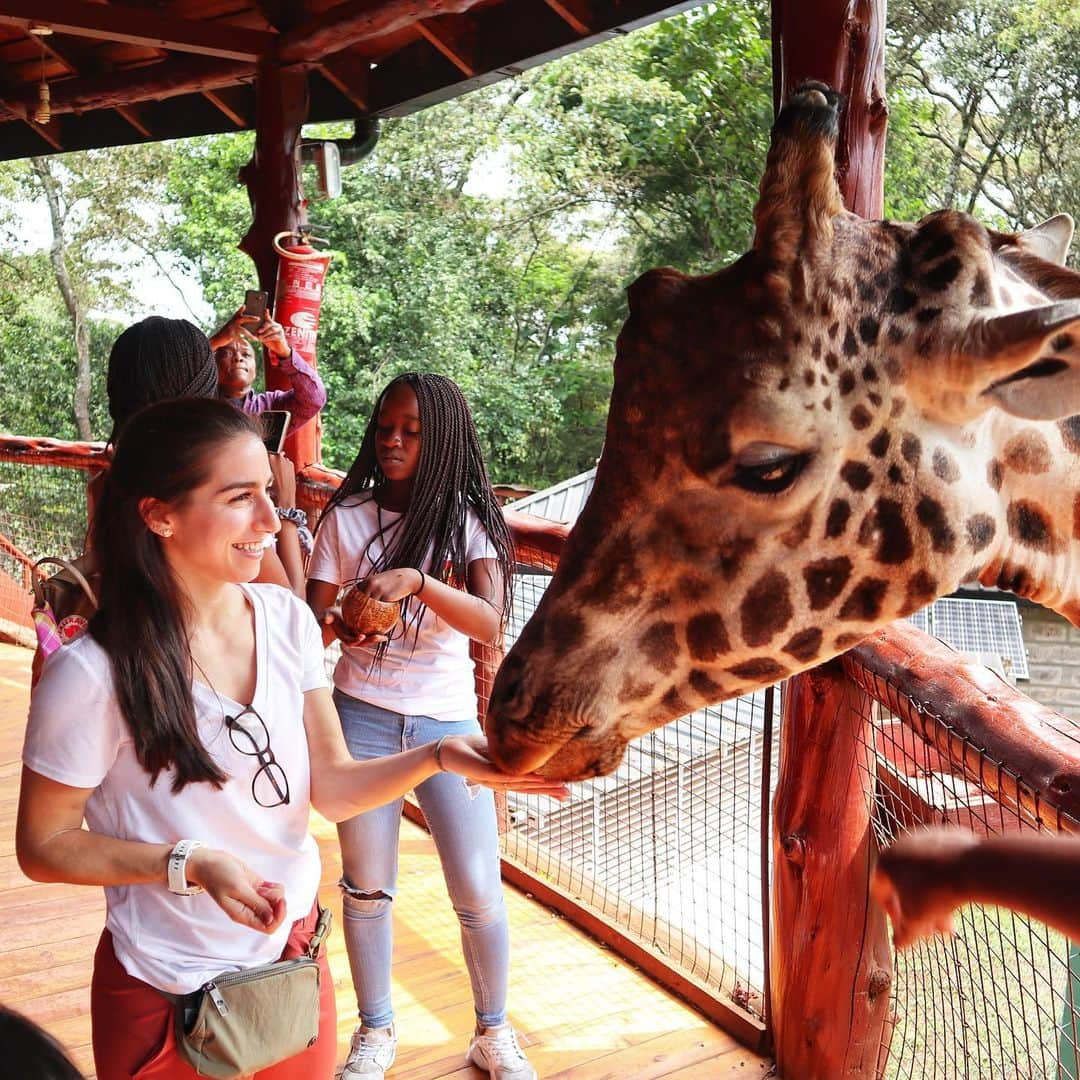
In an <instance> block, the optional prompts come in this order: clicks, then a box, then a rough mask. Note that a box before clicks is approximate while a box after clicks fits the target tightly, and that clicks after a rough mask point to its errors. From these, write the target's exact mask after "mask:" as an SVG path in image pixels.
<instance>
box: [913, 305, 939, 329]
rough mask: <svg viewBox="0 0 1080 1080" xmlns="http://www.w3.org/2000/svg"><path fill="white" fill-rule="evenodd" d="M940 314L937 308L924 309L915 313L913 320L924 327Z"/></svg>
mask: <svg viewBox="0 0 1080 1080" xmlns="http://www.w3.org/2000/svg"><path fill="white" fill-rule="evenodd" d="M940 314H941V308H939V307H924V308H920V309H919V310H918V311H917V312H916V313H915V318H916V320H917V321H918V322H920V323H922V324H923V325H924V326H925V325H926V324H927V323H932V322H933V321H934V320H935V319H936V318H937V317H938V316H939V315H940Z"/></svg>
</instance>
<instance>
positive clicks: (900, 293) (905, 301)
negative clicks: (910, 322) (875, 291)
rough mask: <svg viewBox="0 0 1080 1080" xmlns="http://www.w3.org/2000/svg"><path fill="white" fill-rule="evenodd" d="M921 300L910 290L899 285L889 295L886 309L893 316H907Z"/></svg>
mask: <svg viewBox="0 0 1080 1080" xmlns="http://www.w3.org/2000/svg"><path fill="white" fill-rule="evenodd" d="M918 302H919V298H918V297H917V296H916V295H915V293H913V292H912V291H911V290H910V289H905V288H904V287H903V286H902V285H897V286H896V288H895V289H893V290H892V292H890V293H889V297H888V299H887V300H886V301H885V308H886V310H887V311H888V312H889V314H891V315H906V314H907V313H908V312H909V311H910V310H911V309H912V308H913V307H914V306H915V305H916V304H917V303H918Z"/></svg>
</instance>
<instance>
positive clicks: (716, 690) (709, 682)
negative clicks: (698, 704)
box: [690, 668, 724, 702]
mask: <svg viewBox="0 0 1080 1080" xmlns="http://www.w3.org/2000/svg"><path fill="white" fill-rule="evenodd" d="M690 687H691V689H692V690H694V691H695V692H696V693H698V694H700V695H701V696H702V697H703V698H705V700H706V701H710V702H711V701H716V699H717V698H719V697H722V696H723V693H724V688H723V687H722V686H721V685H720V684H719V683H718V682H716V681H715V680H714V679H712V678H711V677H710V676H709V675H708V674H707V673H706V672H704V671H701V670H699V669H698V668H694V670H693V671H691V672H690Z"/></svg>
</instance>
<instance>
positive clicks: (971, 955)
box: [845, 654, 1080, 1080]
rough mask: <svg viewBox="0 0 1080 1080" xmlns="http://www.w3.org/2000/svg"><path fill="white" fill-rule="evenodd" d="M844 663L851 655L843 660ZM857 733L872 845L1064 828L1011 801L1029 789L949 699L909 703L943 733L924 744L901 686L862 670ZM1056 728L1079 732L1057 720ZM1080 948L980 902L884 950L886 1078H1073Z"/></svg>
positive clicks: (1040, 806) (1038, 809) (1033, 807)
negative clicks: (949, 929)
mask: <svg viewBox="0 0 1080 1080" xmlns="http://www.w3.org/2000/svg"><path fill="white" fill-rule="evenodd" d="M851 663H852V660H851V657H850V654H849V657H848V659H847V660H846V661H845V666H849V665H850V664H851ZM860 682H861V683H862V685H863V686H864V687H866V688H867V689H868V690H869V691H870V694H871V695H872V696H870V697H868V696H861V698H860V700H861V701H862V703H863V705H862V707H863V708H864V709H865V713H864V715H862V716H861V717H860V718H859V719H860V720H861V721H862V730H863V731H864V733H865V738H866V739H867V740H868V742H869V743H871V744H872V747H873V751H874V753H873V755H872V756H870V757H868V760H870V761H872V762H873V766H872V767H873V769H874V770H875V775H874V776H873V777H872V778H870V779H871V786H872V789H873V790H874V792H875V798H874V814H873V818H872V824H873V829H874V833H875V839H876V841H877V844H878V846H879V847H884V846H887V845H888V844H889V843H891V842H892V841H894V840H895V839H897V838H898V837H899V836H900V835H901V834H902V833H904V832H907V831H909V830H912V829H916V828H919V827H920V826H926V825H953V826H956V827H959V828H963V829H967V830H970V831H973V832H976V833H978V834H980V835H987V834H1000V833H1009V832H1022V831H1042V832H1059V831H1063V830H1068V831H1073V829H1074V827H1075V825H1074V823H1071V822H1069V821H1067V820H1065V819H1064V818H1063V815H1062V814H1061V813H1060V812H1059V811H1057V810H1055V809H1054V808H1053V807H1050V806H1049V805H1047V804H1046V803H1045V802H1043V801H1040V800H1038V799H1034V800H1032V801H1031V802H1028V801H1027V800H1025V799H1014V798H1010V797H1008V796H1007V794H1006V793H1008V792H1027V793H1028V794H1030V793H1031V791H1032V790H1033V786H1032V785H1031V784H1029V783H1028V782H1027V781H1028V780H1030V778H1025V777H1023V776H1021V775H1019V774H1018V773H1017V772H1016V771H1015V770H1013V769H1010V767H1009V766H1008V765H1007V764H1006V763H1004V762H1002V761H998V760H995V759H993V758H991V757H990V756H989V755H987V754H986V753H985V752H984V751H983V750H982V749H980V748H979V747H978V746H976V745H974V744H973V743H972V741H971V740H970V738H968V737H966V736H965V735H964V734H963V733H961V732H959V731H957V730H956V729H955V728H952V727H950V726H949V725H948V724H947V723H946V722H945V721H944V720H942V719H941V718H940V715H935V714H936V713H940V712H943V711H945V707H946V705H947V703H945V702H942V701H938V702H927V701H922V702H912V701H909V704H910V706H911V708H912V710H913V711H914V712H916V713H918V714H921V715H922V716H924V717H933V721H932V722H933V723H934V724H935V725H938V727H939V729H940V730H941V732H942V733H943V734H944V735H945V736H947V741H948V743H949V744H950V745H951V746H952V747H954V750H953V752H950V753H947V754H946V753H942V749H941V748H942V745H943V742H942V740H939V739H935V740H934V741H933V742H931V741H928V740H927V739H926V738H924V737H923V735H922V734H920V733H919V732H918V731H916V730H914V729H913V728H912V726H910V724H909V723H908V722H906V720H905V719H903V718H901V717H900V716H898V715H897V714H896V713H894V712H893V711H891V710H890V709H889V708H888V707H887V706H886V705H885V704H882V701H884V702H889V701H892V702H894V703H895V702H896V701H897V699H898V696H902V695H903V691H902V690H900V689H899V688H898V687H897V686H895V685H891V684H887V683H886V682H885V680H883V679H882V678H881V676H880V675H877V674H873V675H870V676H869V677H868V678H866V679H860ZM1058 720H1059V721H1060V723H1059V724H1058V725H1057V726H1058V731H1057V734H1059V735H1062V736H1065V737H1066V738H1067V739H1071V740H1078V741H1077V752H1078V754H1080V729H1076V728H1075V727H1074V726H1073V725H1071V722H1070V721H1067V720H1066V719H1065V718H1064V717H1059V718H1058ZM1078 1005H1080V950H1078V949H1077V947H1076V946H1075V945H1073V944H1072V943H1070V942H1068V941H1067V940H1066V939H1065V938H1064V937H1063V936H1062V935H1061V934H1059V933H1057V932H1056V931H1054V930H1051V929H1050V928H1048V927H1047V926H1045V925H1044V924H1042V923H1039V922H1037V921H1034V920H1031V919H1028V918H1026V917H1024V916H1022V915H1018V914H1016V913H1014V912H1011V911H1006V910H1001V909H997V908H988V907H983V906H980V905H973V906H970V907H966V908H964V909H962V910H961V912H960V913H958V916H957V919H956V933H955V935H954V936H952V937H947V938H943V937H938V938H935V939H932V940H929V941H924V942H922V943H920V944H918V945H916V946H914V947H913V948H911V949H909V950H905V951H903V952H899V953H896V955H895V957H894V980H893V997H892V1008H891V1017H890V1023H889V1025H888V1026H887V1028H886V1033H885V1039H886V1041H887V1042H888V1046H889V1052H888V1058H887V1065H886V1069H885V1073H884V1075H885V1076H886V1077H888V1078H890V1080H891V1078H901V1077H903V1078H913V1080H934V1078H940V1080H956V1078H961V1077H962V1078H966V1080H967V1078H970V1080H1006V1078H1007V1080H1077V1076H1078V1062H1080V1055H1078V1053H1077V1013H1078Z"/></svg>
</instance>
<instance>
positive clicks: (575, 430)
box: [0, 0, 1080, 485]
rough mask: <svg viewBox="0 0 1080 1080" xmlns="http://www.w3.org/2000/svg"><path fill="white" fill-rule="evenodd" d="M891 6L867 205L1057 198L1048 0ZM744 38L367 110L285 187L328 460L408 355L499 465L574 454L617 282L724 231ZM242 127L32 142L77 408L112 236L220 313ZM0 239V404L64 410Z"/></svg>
mask: <svg viewBox="0 0 1080 1080" xmlns="http://www.w3.org/2000/svg"><path fill="white" fill-rule="evenodd" d="M889 16H890V23H889V30H888V37H889V51H888V54H887V58H888V65H889V70H888V88H889V106H890V127H889V142H888V148H887V156H886V181H885V194H886V214H887V215H888V216H890V217H895V218H899V219H905V220H911V219H917V218H918V217H920V216H922V214H924V213H926V212H928V211H930V210H933V209H937V208H939V207H941V206H957V207H961V208H963V209H970V210H972V211H973V212H975V213H976V214H977V215H978V216H980V217H981V218H982V219H984V220H986V221H988V223H991V224H994V225H997V226H999V227H1006V228H1012V227H1016V226H1027V225H1031V224H1034V223H1035V222H1036V221H1038V220H1040V219H1041V218H1044V217H1047V216H1049V215H1050V214H1052V213H1056V212H1059V211H1062V210H1066V211H1071V212H1072V213H1073V214H1074V215H1075V214H1077V213H1078V212H1080V205H1078V199H1080V195H1078V194H1077V193H1078V192H1080V144H1078V143H1077V141H1076V139H1075V138H1074V137H1073V132H1074V131H1075V129H1076V124H1077V122H1078V120H1080V116H1078V115H1077V113H1078V110H1080V66H1078V65H1080V59H1078V58H1080V47H1078V46H1080V9H1077V8H1076V6H1075V4H1074V3H1072V0H1028V2H1026V3H1024V4H1020V3H1019V2H1017V0H894V2H893V3H892V4H891V5H890V12H889ZM770 56H771V45H770V41H769V31H768V5H767V4H766V3H765V2H764V0H716V2H714V3H710V4H707V5H706V6H704V7H702V8H699V9H697V10H695V11H692V12H689V13H686V14H684V15H681V16H678V17H676V18H673V19H669V20H667V21H665V22H663V23H660V24H658V25H656V26H653V27H650V28H648V29H645V30H642V31H638V32H635V33H634V34H631V35H628V36H626V37H624V38H619V39H617V40H613V41H610V42H607V43H605V44H603V45H600V46H596V47H594V48H591V49H588V50H586V51H584V52H581V53H578V54H575V55H572V56H569V57H565V58H563V59H562V60H560V61H558V62H555V63H553V64H550V65H548V66H546V67H543V68H540V69H537V70H535V71H532V72H529V73H528V74H526V75H523V76H520V77H518V78H517V79H515V80H513V81H511V82H505V83H501V84H497V85H495V86H491V87H488V88H486V89H484V90H480V91H477V92H475V93H473V94H470V95H467V96H466V97H463V98H460V99H457V100H454V101H450V102H447V103H445V104H443V105H440V106H438V107H436V108H433V109H430V110H427V111H424V112H421V113H419V114H417V115H414V116H412V117H408V118H405V119H395V120H390V121H387V122H386V123H385V124H384V126H383V129H382V134H381V138H380V140H379V142H378V145H377V146H376V148H375V150H374V152H373V153H372V154H371V155H370V156H369V157H368V158H367V159H365V160H364V161H363V162H362V163H359V164H357V165H355V166H353V167H351V168H349V169H348V170H346V172H345V176H344V193H343V196H342V197H341V198H340V199H337V200H334V201H332V202H315V203H313V204H312V206H311V208H310V210H311V218H312V222H313V224H314V225H315V227H316V233H317V234H318V235H321V236H324V237H326V238H327V239H328V241H329V244H330V247H331V250H332V251H333V256H334V258H333V262H332V265H331V269H330V273H329V278H328V283H327V289H326V294H325V299H324V304H323V311H322V325H321V330H320V341H319V358H320V368H321V371H322V373H323V376H324V378H325V380H326V382H327V385H328V389H329V396H330V403H329V405H328V407H327V411H326V417H325V454H326V459H327V461H328V463H330V464H332V465H336V466H345V465H347V464H348V462H349V461H350V460H351V458H352V456H353V454H354V452H355V450H356V448H357V446H358V444H359V440H360V433H361V432H362V430H363V427H364V425H365V423H366V422H367V418H368V415H369V412H370V408H371V404H372V402H373V401H374V398H375V395H376V394H377V392H378V390H379V388H380V387H381V386H382V385H383V384H385V382H386V381H387V380H388V379H389V378H391V377H392V376H393V375H395V374H397V373H399V372H401V371H404V370H408V369H423V370H435V371H441V372H443V373H445V374H447V375H450V376H451V377H452V378H454V379H456V380H457V381H458V382H459V383H460V384H461V385H462V387H463V389H464V390H465V393H466V395H467V396H468V398H469V400H470V402H471V404H472V406H473V409H474V413H475V415H476V418H477V422H478V426H479V428H480V431H481V437H482V440H483V442H484V446H485V449H486V451H487V454H488V458H489V462H490V465H491V471H492V473H493V475H494V476H495V477H496V478H497V479H500V480H505V481H517V482H523V483H531V484H535V485H539V484H544V483H547V482H551V481H555V480H558V479H561V478H563V477H565V476H568V475H571V474H573V473H575V472H578V471H580V470H582V469H585V468H587V467H589V466H590V465H591V464H592V462H593V461H594V460H595V458H596V457H597V455H598V454H599V452H600V448H601V445H602V439H603V432H604V418H605V413H606V409H607V398H608V394H609V391H610V385H611V361H612V357H613V355H614V348H615V336H616V334H617V332H618V328H619V326H620V325H621V323H622V321H623V318H624V317H625V301H624V289H625V287H626V285H627V284H629V283H630V282H631V281H632V280H633V279H634V278H635V277H636V276H637V275H638V274H639V273H641V272H642V271H644V270H645V269H647V268H648V267H650V266H654V265H659V264H670V265H674V266H677V267H679V268H680V269H683V270H687V271H691V272H702V271H708V270H712V269H715V268H717V267H718V266H721V265H723V264H725V263H727V262H729V261H730V260H731V259H733V258H735V257H736V256H738V255H739V254H741V253H742V252H743V251H744V250H745V249H746V247H747V245H748V243H749V241H750V235H751V210H752V207H753V205H754V202H755V200H756V198H757V184H758V180H759V177H760V173H761V168H762V164H763V162H764V157H765V152H766V149H767V144H768V129H769V125H770V121H771V113H772V90H771V74H770ZM340 133H341V132H336V134H340ZM250 154H251V136H250V135H247V134H241V135H232V136H220V137H214V138H207V139H197V140H189V141H186V142H183V143H177V144H172V145H169V146H163V147H151V148H145V147H144V148H132V149H129V150H125V151H108V152H104V153H100V154H85V155H79V154H73V155H65V156H64V157H63V158H62V159H54V160H58V161H60V162H62V164H61V165H59V166H58V167H57V170H56V175H57V176H58V178H59V179H60V181H61V185H62V190H63V193H64V195H63V197H64V204H65V206H67V207H69V211H68V215H69V218H68V219H69V221H70V223H71V232H70V243H69V245H68V260H69V261H68V265H69V267H70V268H71V271H72V276H73V279H74V280H76V281H77V282H78V283H79V286H80V288H83V289H85V290H86V291H85V296H86V297H87V303H88V306H89V308H90V310H91V311H96V312H98V313H99V315H98V317H97V318H96V319H94V320H93V321H92V327H91V329H92V333H91V348H90V352H91V368H92V371H93V372H94V373H95V377H96V379H97V381H96V382H95V383H94V385H93V392H92V399H93V400H94V401H95V402H96V405H95V408H96V409H97V413H96V418H94V417H92V426H94V427H95V430H96V431H97V432H98V433H103V431H104V430H106V429H107V425H105V424H103V423H102V420H101V412H102V410H101V405H100V402H101V384H100V367H101V362H102V358H103V356H104V355H105V352H107V343H108V341H109V340H111V336H112V334H114V333H115V330H116V327H115V326H114V325H111V324H109V322H108V321H107V320H103V319H102V318H101V317H100V312H101V311H102V310H108V309H110V308H112V309H119V310H125V309H130V308H131V291H130V271H131V269H132V267H135V268H137V267H138V265H139V262H138V261H134V262H133V261H132V260H131V258H130V252H131V251H132V250H135V249H138V250H141V251H142V252H143V253H144V254H143V256H142V258H143V260H145V259H148V258H154V259H156V260H158V261H159V262H161V261H163V260H164V261H165V262H168V261H169V260H171V259H178V260H180V261H181V262H182V263H183V264H184V265H185V266H186V268H187V269H188V271H189V272H190V273H191V274H192V275H193V276H194V277H195V278H196V279H197V280H198V281H199V282H200V283H201V285H202V288H203V292H204V295H205V297H206V299H207V300H208V302H209V303H210V304H211V305H212V307H213V308H214V309H215V313H216V316H217V318H218V319H223V318H224V317H225V316H227V315H229V314H231V312H232V311H234V310H235V309H236V307H237V306H238V305H239V303H240V301H241V299H242V296H243V290H244V289H245V288H248V287H251V286H252V285H253V284H254V280H255V272H254V268H253V266H252V265H251V263H250V261H249V260H248V258H247V256H246V255H244V254H242V253H241V252H240V251H238V250H237V249H236V243H237V241H238V240H239V239H240V237H241V236H242V235H243V234H244V233H245V232H246V230H247V227H248V224H249V220H250V209H249V206H248V200H247V194H246V191H245V189H244V188H243V187H242V186H240V184H239V183H238V182H237V173H238V172H239V170H240V168H241V166H243V165H244V164H245V162H246V161H247V160H248V158H249V157H250ZM118 177H119V178H120V180H119V183H118V182H117V178H118ZM309 179H310V178H309ZM5 196H6V197H7V198H8V199H9V200H11V199H15V200H16V202H15V203H12V202H10V201H9V202H8V203H7V205H8V206H9V208H10V207H11V206H13V205H14V206H17V205H18V200H19V199H21V200H26V199H29V198H33V197H35V188H34V180H33V177H32V175H31V172H30V170H29V167H28V166H26V165H24V164H15V165H11V166H7V167H6V168H5V169H4V170H3V171H0V202H2V200H3V198H4V197H5ZM120 236H122V237H124V243H123V244H121V245H119V246H118V245H117V243H116V242H115V240H114V241H113V242H112V243H110V242H109V238H110V237H113V238H115V237H120ZM132 245H134V246H135V247H134V248H133V247H132ZM118 252H126V253H127V254H125V255H124V257H119V256H118ZM2 258H3V260H4V261H2V262H0V286H2V287H3V290H4V296H3V299H2V301H0V303H3V305H4V308H3V312H4V315H5V318H4V320H3V322H2V324H0V359H2V361H3V363H4V365H5V373H7V372H8V371H15V372H16V373H17V374H16V376H15V378H14V379H12V378H11V377H10V376H9V377H8V378H6V379H5V383H6V384H7V385H5V386H3V387H0V422H2V423H3V424H4V425H5V426H7V427H8V428H11V429H18V430H21V431H32V430H33V431H44V430H49V431H50V432H51V433H53V434H60V435H63V434H73V432H72V431H71V430H70V429H71V425H70V422H69V421H68V420H67V419H66V418H67V417H69V416H70V415H71V407H70V402H71V395H72V387H73V377H74V348H73V346H72V344H71V341H72V337H73V335H72V333H71V328H70V323H68V324H67V325H66V326H65V314H64V309H63V306H62V304H61V301H60V295H59V293H58V292H57V288H56V283H55V281H54V280H53V277H51V276H50V271H49V263H48V257H47V254H45V253H32V254H26V253H25V252H24V253H16V252H14V251H12V250H11V249H10V248H9V249H8V252H7V253H6V254H2ZM125 305H126V307H125ZM132 313H133V314H134V313H135V312H134V310H132ZM167 313H169V314H186V312H183V311H173V312H167ZM139 314H142V313H141V312H140V313H139ZM27 387H33V391H32V393H27V392H26V388H27Z"/></svg>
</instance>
